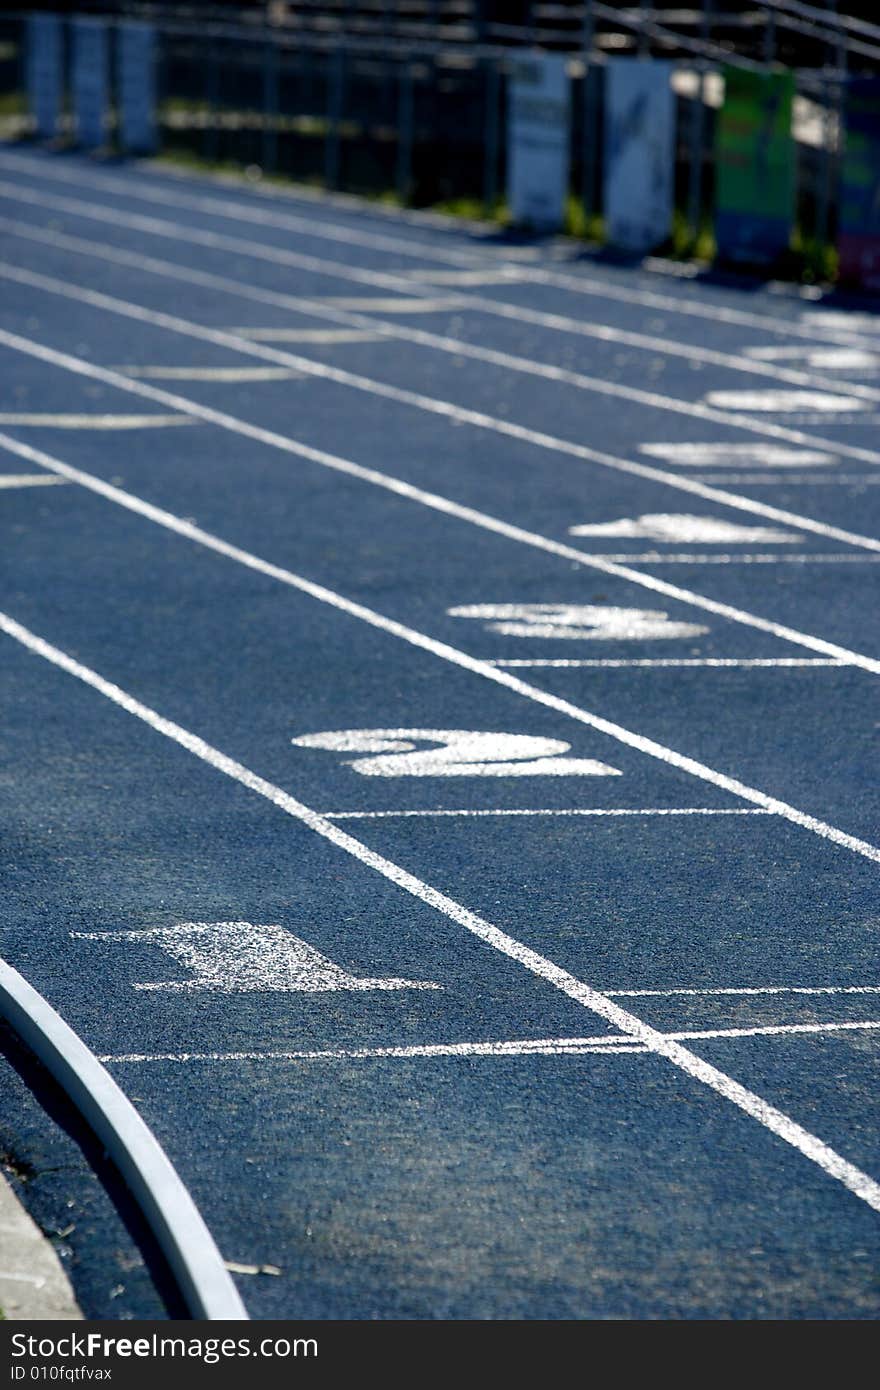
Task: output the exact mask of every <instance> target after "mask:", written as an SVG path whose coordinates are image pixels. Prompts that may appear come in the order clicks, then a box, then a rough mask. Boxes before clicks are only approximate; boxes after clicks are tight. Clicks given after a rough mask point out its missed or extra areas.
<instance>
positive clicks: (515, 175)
mask: <svg viewBox="0 0 880 1390" xmlns="http://www.w3.org/2000/svg"><path fill="white" fill-rule="evenodd" d="M570 124H571V84H570V82H569V79H568V69H567V60H566V58H565V57H564V56H563V55H561V54H558V53H525V54H522V55H517V57H516V58H515V60H514V63H513V71H512V74H511V77H510V81H509V86H508V117H507V200H508V202H509V204H510V210H511V214H512V216H513V221H514V222H515V223H519V224H527V225H529V226H531V227H535V228H538V229H540V230H542V231H551V230H556V229H557V228H559V227H561V226H562V222H563V219H564V216H565V200H566V196H567V194H568V175H569V138H570V137H569V129H570Z"/></svg>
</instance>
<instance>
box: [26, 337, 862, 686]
mask: <svg viewBox="0 0 880 1390" xmlns="http://www.w3.org/2000/svg"><path fill="white" fill-rule="evenodd" d="M0 343H5V344H6V345H7V346H9V347H12V348H14V349H15V350H16V351H20V352H24V353H27V354H29V355H30V356H33V357H37V358H39V359H41V360H43V361H46V362H51V363H53V365H55V366H59V367H62V368H64V369H65V370H68V371H72V372H75V373H77V374H79V375H81V376H87V377H91V378H93V379H95V380H98V381H105V382H107V383H108V384H109V385H111V386H118V387H119V388H120V389H121V390H123V391H130V392H133V393H134V394H136V395H141V396H146V397H147V398H148V399H150V400H157V401H161V402H165V403H166V404H167V403H169V402H172V403H174V404H175V405H177V406H178V407H181V408H184V409H186V410H188V411H190V412H191V413H192V414H193V415H194V416H195V417H196V418H198V419H200V420H206V421H207V422H208V423H209V424H214V425H218V426H219V427H220V428H221V429H228V430H230V431H231V432H232V433H235V434H240V435H243V436H244V437H245V438H248V439H254V440H256V441H257V442H258V443H262V444H268V445H269V446H270V447H272V448H277V449H280V450H281V451H283V452H285V453H288V454H292V455H295V456H296V457H299V458H305V459H308V460H309V461H310V462H312V463H318V464H320V465H321V466H322V467H325V468H329V469H332V470H334V471H336V472H340V473H344V474H348V475H349V476H351V477H356V478H359V479H361V480H362V481H365V482H368V483H371V484H373V485H374V486H377V487H381V488H384V489H385V490H387V491H389V492H392V493H394V494H395V495H397V496H400V497H406V498H408V499H409V500H411V501H414V502H416V503H418V504H420V505H422V506H425V507H428V508H431V509H432V510H435V511H438V512H441V513H443V514H445V515H447V516H451V517H454V518H456V519H457V520H462V521H466V522H468V523H470V524H472V525H475V526H478V527H481V528H482V529H483V530H486V531H490V532H494V533H495V534H496V535H501V536H504V537H506V538H507V539H509V540H514V541H517V542H520V543H522V544H525V545H529V546H532V547H534V548H535V549H539V550H543V551H546V552H548V553H550V554H554V555H558V556H561V557H563V558H565V559H570V560H574V561H575V562H576V563H578V564H581V565H584V566H587V567H589V568H592V569H597V570H600V571H601V572H602V573H603V574H611V575H614V576H616V577H617V578H620V579H624V580H629V581H630V582H632V583H634V584H637V585H640V586H641V587H642V588H645V589H650V590H651V591H652V592H654V593H658V594H663V595H665V596H666V597H669V598H673V599H676V600H677V601H680V602H684V603H688V604H690V605H692V606H693V607H696V608H701V609H703V610H705V611H706V612H707V613H716V614H718V615H719V616H720V617H723V618H729V619H730V620H731V621H733V622H737V623H742V624H743V625H744V626H747V627H753V628H755V629H757V630H758V631H760V632H769V633H772V634H773V636H775V637H780V638H782V639H783V640H785V641H790V642H793V643H794V644H795V645H797V646H802V647H807V648H808V649H810V650H812V651H816V652H820V653H821V654H822V655H824V656H833V657H837V658H840V659H842V660H844V661H846V662H847V663H848V664H850V665H854V666H859V667H861V668H862V669H863V670H867V671H871V672H872V673H873V674H878V673H880V660H878V659H876V658H874V657H868V656H864V655H862V654H860V653H857V652H851V651H849V650H848V649H847V648H845V647H841V646H838V645H837V644H835V643H833V642H826V641H825V640H824V639H823V638H819V637H813V636H810V635H809V634H807V633H802V632H798V631H797V630H796V629H794V628H790V627H787V626H785V625H784V624H782V623H776V622H773V621H771V620H770V619H767V618H761V617H758V616H757V615H756V614H753V613H747V612H745V611H744V610H742V609H738V608H734V607H733V606H732V605H730V604H726V603H720V602H719V601H718V600H716V599H709V598H706V597H704V596H703V595H700V594H697V593H695V592H694V591H693V590H689V589H683V588H681V587H680V586H678V585H674V584H670V583H669V582H668V581H667V580H664V579H660V578H658V577H657V576H656V575H648V574H645V573H644V572H641V571H639V570H636V569H633V568H631V567H630V566H627V565H623V564H616V563H612V562H610V561H607V560H602V559H599V558H597V557H595V556H592V555H590V554H589V553H588V552H587V551H582V550H578V549H576V548H575V547H573V546H568V545H564V544H562V543H561V542H559V541H551V540H549V539H548V538H546V537H544V536H540V535H538V534H537V533H535V532H532V531H526V530H524V529H523V528H522V527H519V526H512V525H510V524H509V523H508V522H504V521H500V520H499V519H498V518H496V517H491V516H488V515H487V514H486V513H484V512H479V511H477V510H475V509H474V508H472V507H465V506H462V505H460V504H459V503H457V502H453V501H451V500H450V499H449V498H445V497H441V496H439V495H438V494H436V493H429V492H425V491H424V490H423V489H421V488H416V487H413V486H412V485H411V484H409V483H405V482H403V481H402V480H401V479H398V478H393V477H391V476H389V475H388V474H384V473H380V472H378V471H377V470H376V469H371V468H364V467H363V466H362V465H360V464H356V463H353V462H351V461H350V460H347V459H342V458H340V457H338V456H337V455H334V454H328V453H326V452H325V451H324V450H320V449H313V448H312V447H311V446H309V445H305V444H301V443H299V442H297V441H296V440H293V439H290V438H289V437H288V436H285V435H280V434H275V433H274V432H273V431H271V430H265V429H262V428H261V427H259V426H256V425H250V424H248V423H247V422H246V421H244V420H239V419H237V418H236V417H235V416H231V415H227V414H225V413H224V412H221V411H218V410H214V409H211V408H210V407H207V406H203V405H200V404H199V403H198V402H196V401H190V400H189V399H187V398H186V397H183V396H178V395H176V394H172V393H171V392H168V391H165V390H163V389H161V388H159V387H155V386H149V385H147V383H146V382H136V381H132V380H130V379H129V378H127V377H124V376H121V375H120V374H119V373H116V372H112V371H108V370H107V369H106V368H103V367H96V366H95V365H94V364H93V363H90V362H87V361H85V360H84V359H82V358H76V357H71V356H70V355H69V354H66V353H59V352H57V351H56V350H55V349H54V348H47V347H44V346H42V345H41V344H39V343H34V342H32V341H30V340H29V339H26V338H20V337H18V335H16V334H11V333H7V332H6V331H5V330H3V329H0ZM0 448H6V449H7V450H9V452H10V453H14V454H17V455H18V456H19V457H21V458H25V459H28V460H29V461H30V462H33V463H38V464H41V465H42V466H43V467H45V468H48V469H50V470H51V471H53V472H55V473H59V474H61V475H63V476H64V477H68V478H70V479H72V480H73V481H74V482H78V483H80V484H81V485H82V486H83V487H88V488H90V489H91V490H92V491H94V492H99V493H101V494H102V495H103V496H105V497H107V498H109V499H110V500H111V501H114V502H118V503H119V504H120V505H123V506H130V505H132V500H131V497H130V494H127V493H124V492H123V491H122V490H120V489H115V488H112V487H109V486H108V485H107V484H105V483H102V482H101V481H100V480H99V479H97V478H94V477H93V476H92V475H91V474H89V473H85V472H83V471H82V470H81V469H72V468H71V467H70V466H69V465H68V464H64V463H61V462H60V460H58V459H54V458H52V457H51V456H50V455H49V454H46V453H44V452H43V451H42V450H38V449H33V448H31V447H30V446H29V445H26V444H22V443H21V442H20V441H18V440H16V439H13V437H12V436H11V435H6V434H2V433H0ZM123 499H127V500H123ZM754 507H755V509H756V510H759V511H760V510H762V511H765V512H770V513H776V509H775V508H767V507H764V508H761V507H760V504H757V503H756V504H754ZM165 515H166V516H170V515H171V514H170V513H165ZM784 515H785V514H784ZM800 524H801V525H802V526H803V527H804V529H810V527H814V526H817V525H818V523H811V522H807V521H805V520H803V519H800ZM853 543H854V544H855V543H858V544H862V545H864V546H866V547H867V548H869V549H872V550H873V549H877V550H880V542H877V541H874V540H871V539H870V538H867V537H864V538H860V539H859V541H858V542H856V541H855V540H853Z"/></svg>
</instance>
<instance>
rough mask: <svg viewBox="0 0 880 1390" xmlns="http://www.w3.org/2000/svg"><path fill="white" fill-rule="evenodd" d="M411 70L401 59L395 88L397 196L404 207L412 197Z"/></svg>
mask: <svg viewBox="0 0 880 1390" xmlns="http://www.w3.org/2000/svg"><path fill="white" fill-rule="evenodd" d="M412 161H413V70H412V63H411V61H410V59H409V58H408V57H405V58H403V59H401V64H400V72H399V74H398V88H397V196H398V198H399V199H400V201H401V203H403V204H404V206H406V204H407V203H408V202H409V200H410V197H411V195H412Z"/></svg>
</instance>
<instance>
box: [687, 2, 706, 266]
mask: <svg viewBox="0 0 880 1390" xmlns="http://www.w3.org/2000/svg"><path fill="white" fill-rule="evenodd" d="M711 7H712V0H703V13H702V15H701V18H700V37H701V38H702V39H703V41H704V42H708V41H709V38H710V34H711V23H712V19H711ZM707 67H708V64H707V62H706V60H705V58H700V59H699V61H698V63H697V86H696V91H695V93H694V98H693V106H692V108H691V129H690V137H691V149H690V169H689V171H688V210H687V218H688V225H689V227H690V229H691V232H692V234H693V237H694V241H696V239H697V237H698V236H699V235H700V217H701V214H702V204H703V153H704V151H703V146H704V144H705V137H706V77H707Z"/></svg>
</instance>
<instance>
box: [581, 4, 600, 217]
mask: <svg viewBox="0 0 880 1390" xmlns="http://www.w3.org/2000/svg"><path fill="white" fill-rule="evenodd" d="M595 28H596V23H595V18H594V16H593V0H586V4H585V5H584V27H583V33H582V40H581V42H582V45H583V50H584V90H583V92H582V93H581V97H582V103H583V122H584V130H583V149H582V161H583V189H582V198H583V204H584V212H585V213H586V215H587V217H590V216H591V215H592V213H593V212H595V210H596V209H595V200H594V197H593V193H594V190H595V186H596V163H597V160H596V155H597V151H598V146H597V140H596V128H595V127H596V122H595V115H596V103H595V100H594V91H593V63H592V55H593V35H594V33H595Z"/></svg>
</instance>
